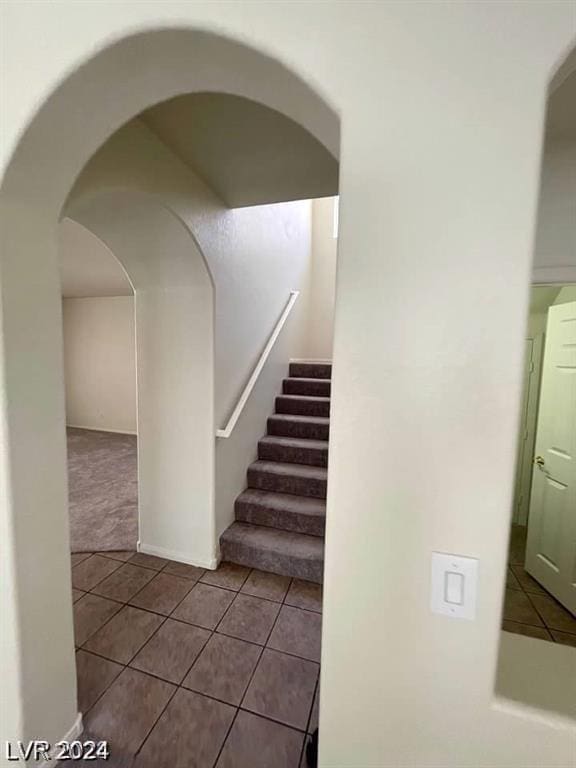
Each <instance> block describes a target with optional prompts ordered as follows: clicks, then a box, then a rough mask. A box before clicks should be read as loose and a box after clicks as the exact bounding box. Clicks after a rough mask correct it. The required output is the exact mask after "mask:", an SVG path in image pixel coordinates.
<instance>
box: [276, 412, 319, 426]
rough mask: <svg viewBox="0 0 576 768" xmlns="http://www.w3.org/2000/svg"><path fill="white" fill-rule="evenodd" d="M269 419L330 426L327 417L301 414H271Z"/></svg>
mask: <svg viewBox="0 0 576 768" xmlns="http://www.w3.org/2000/svg"><path fill="white" fill-rule="evenodd" d="M268 418H269V419H280V420H281V421H290V420H292V421H299V422H303V421H309V422H311V423H312V424H330V417H329V416H307V415H306V414H302V413H272V414H271V415H270V416H268Z"/></svg>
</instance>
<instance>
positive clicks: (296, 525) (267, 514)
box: [234, 500, 326, 537]
mask: <svg viewBox="0 0 576 768" xmlns="http://www.w3.org/2000/svg"><path fill="white" fill-rule="evenodd" d="M234 512H235V517H236V520H240V521H241V522H243V523H252V525H265V526H267V527H268V528H278V529H280V530H281V531H294V532H295V533H307V534H308V535H309V536H320V537H322V536H324V530H325V527H326V525H325V523H326V521H325V518H324V517H322V516H320V515H318V516H313V515H300V514H298V513H297V512H290V511H288V510H282V509H272V508H271V507H268V508H267V507H263V506H261V505H258V504H248V503H246V502H243V501H240V500H238V501H236V504H235V507H234Z"/></svg>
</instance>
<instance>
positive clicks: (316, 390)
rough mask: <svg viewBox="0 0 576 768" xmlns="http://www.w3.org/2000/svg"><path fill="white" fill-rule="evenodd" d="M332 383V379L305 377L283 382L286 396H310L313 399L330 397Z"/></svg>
mask: <svg viewBox="0 0 576 768" xmlns="http://www.w3.org/2000/svg"><path fill="white" fill-rule="evenodd" d="M331 387H332V382H331V380H330V379H309V378H305V377H303V376H302V377H300V378H294V379H291V378H288V379H284V380H283V382H282V392H283V394H285V395H309V396H312V397H330V391H331Z"/></svg>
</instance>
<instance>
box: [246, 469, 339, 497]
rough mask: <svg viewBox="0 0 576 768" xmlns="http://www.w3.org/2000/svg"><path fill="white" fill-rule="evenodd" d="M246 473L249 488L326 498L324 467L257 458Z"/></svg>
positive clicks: (326, 473)
mask: <svg viewBox="0 0 576 768" xmlns="http://www.w3.org/2000/svg"><path fill="white" fill-rule="evenodd" d="M247 474H248V487H249V488H258V489H260V490H263V491H274V492H276V493H293V494H296V495H298V496H314V497H315V498H320V499H325V498H326V483H327V479H328V470H327V469H325V468H324V467H311V466H309V465H307V464H290V463H282V462H278V461H260V460H259V461H255V462H254V463H253V464H251V465H250V466H249V467H248V473H247Z"/></svg>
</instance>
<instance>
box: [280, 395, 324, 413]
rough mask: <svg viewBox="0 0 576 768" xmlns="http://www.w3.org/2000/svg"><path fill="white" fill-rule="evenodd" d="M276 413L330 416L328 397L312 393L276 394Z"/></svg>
mask: <svg viewBox="0 0 576 768" xmlns="http://www.w3.org/2000/svg"><path fill="white" fill-rule="evenodd" d="M276 413H286V414H288V413H289V414H295V415H300V416H323V417H328V416H330V398H329V397H317V396H314V395H278V396H277V397H276Z"/></svg>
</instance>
